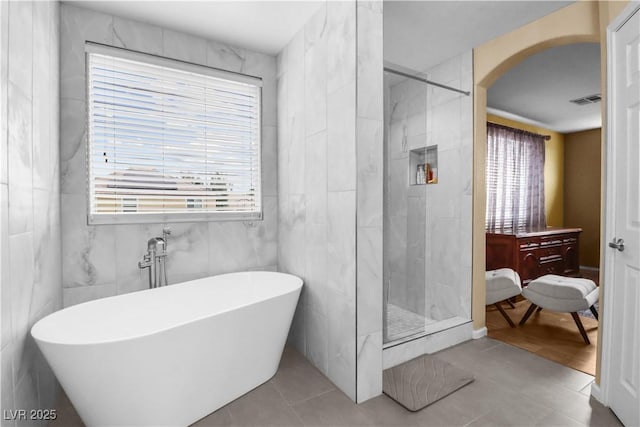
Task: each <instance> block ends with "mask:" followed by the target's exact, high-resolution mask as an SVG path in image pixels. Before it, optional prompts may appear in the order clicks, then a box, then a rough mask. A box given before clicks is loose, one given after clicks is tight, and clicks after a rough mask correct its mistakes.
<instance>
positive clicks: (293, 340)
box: [287, 287, 307, 355]
mask: <svg viewBox="0 0 640 427" xmlns="http://www.w3.org/2000/svg"><path fill="white" fill-rule="evenodd" d="M302 291H303V293H302V294H300V298H299V299H298V305H297V306H296V311H295V313H294V315H293V320H292V321H291V329H290V330H289V335H288V337H287V343H288V344H289V345H292V346H293V347H295V348H296V349H297V350H298V351H299V352H300V353H302V354H305V355H306V354H307V347H306V339H305V321H306V319H305V304H304V301H303V296H304V287H303V288H302Z"/></svg>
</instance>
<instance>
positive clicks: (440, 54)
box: [384, 0, 573, 71]
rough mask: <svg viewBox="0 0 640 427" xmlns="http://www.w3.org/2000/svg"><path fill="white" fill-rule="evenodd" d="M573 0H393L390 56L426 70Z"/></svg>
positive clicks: (388, 23) (387, 36)
mask: <svg viewBox="0 0 640 427" xmlns="http://www.w3.org/2000/svg"><path fill="white" fill-rule="evenodd" d="M571 3H573V2H572V1H519V0H518V1H389V0H387V1H385V2H384V59H385V60H387V61H390V62H393V63H395V64H398V65H402V66H404V67H408V68H411V69H414V70H417V71H424V70H427V69H429V68H431V67H432V66H434V65H437V64H440V63H442V62H443V61H445V60H447V59H449V58H452V57H454V56H456V55H459V54H461V53H463V52H466V51H468V50H470V49H471V48H473V47H475V46H478V45H480V44H482V43H484V42H487V41H489V40H491V39H494V38H496V37H498V36H500V35H502V34H505V33H508V32H510V31H512V30H515V29H516V28H519V27H521V26H523V25H525V24H527V23H529V22H533V21H535V20H537V19H539V18H542V17H543V16H545V15H548V14H549V13H551V12H554V11H556V10H558V9H560V8H562V7H564V6H567V5H569V4H571Z"/></svg>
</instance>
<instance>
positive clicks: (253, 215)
mask: <svg viewBox="0 0 640 427" xmlns="http://www.w3.org/2000/svg"><path fill="white" fill-rule="evenodd" d="M94 53H95V54H103V55H109V56H114V57H118V58H123V59H129V60H132V61H138V62H144V63H148V64H152V65H157V66H161V67H168V68H172V69H176V70H181V71H185V72H193V73H198V74H202V75H208V76H212V77H216V78H221V79H225V80H229V81H233V82H239V83H248V84H252V85H255V86H256V87H257V88H258V92H257V106H256V108H257V117H258V125H257V128H258V139H259V141H258V144H257V158H258V162H257V165H258V172H257V175H258V176H259V179H258V182H259V188H258V191H257V195H256V199H255V200H256V202H258V203H259V209H258V210H257V211H251V212H230V211H211V212H206V211H201V210H195V211H194V212H189V211H188V209H187V208H186V207H185V211H184V212H170V213H169V212H165V213H161V212H158V213H139V212H119V213H94V212H92V211H91V197H92V188H91V185H92V180H91V167H92V165H91V153H92V140H91V103H90V96H91V93H90V79H89V72H90V69H89V67H90V65H89V55H90V54H94ZM84 78H85V92H86V93H85V105H86V111H85V121H86V141H85V144H86V159H85V166H86V174H87V175H86V176H87V179H86V196H87V198H86V209H87V224H88V225H116V224H153V223H175V222H204V221H206V222H217V221H262V220H263V217H264V194H263V193H264V191H263V190H264V176H263V173H262V171H263V167H264V165H263V156H262V149H263V131H262V125H263V117H262V96H263V93H262V92H263V91H262V86H263V82H262V77H259V76H251V75H247V74H241V73H236V72H233V71H227V70H222V69H218V68H213V67H209V66H205V65H200V64H194V63H191V62H186V61H181V60H178V59H173V58H166V57H163V56H158V55H153V54H148V53H144V52H138V51H133V50H129V49H124V48H119V47H114V46H109V45H104V44H100V43H94V42H86V43H85V73H84ZM126 197H128V198H131V197H132V196H131V195H128V196H126ZM189 198H192V199H193V198H196V199H199V197H198V196H196V195H192V196H190V197H189ZM186 203H187V199H186V198H185V206H186Z"/></svg>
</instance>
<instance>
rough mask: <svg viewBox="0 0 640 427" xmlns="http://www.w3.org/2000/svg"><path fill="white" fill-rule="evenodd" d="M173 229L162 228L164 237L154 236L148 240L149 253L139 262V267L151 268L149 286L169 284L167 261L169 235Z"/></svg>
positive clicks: (155, 286)
mask: <svg viewBox="0 0 640 427" xmlns="http://www.w3.org/2000/svg"><path fill="white" fill-rule="evenodd" d="M170 234H171V230H170V229H169V228H168V227H165V228H164V229H163V230H162V237H152V238H150V239H149V240H148V241H147V253H146V254H144V256H143V257H142V260H141V261H139V262H138V268H140V269H143V268H148V269H149V288H157V287H159V286H167V284H168V282H167V269H166V266H165V261H166V258H167V236H169V235H170Z"/></svg>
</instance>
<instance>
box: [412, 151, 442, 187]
mask: <svg viewBox="0 0 640 427" xmlns="http://www.w3.org/2000/svg"><path fill="white" fill-rule="evenodd" d="M437 183H438V146H437V145H431V146H429V147H421V148H416V149H414V150H411V151H410V152H409V185H427V184H437Z"/></svg>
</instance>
